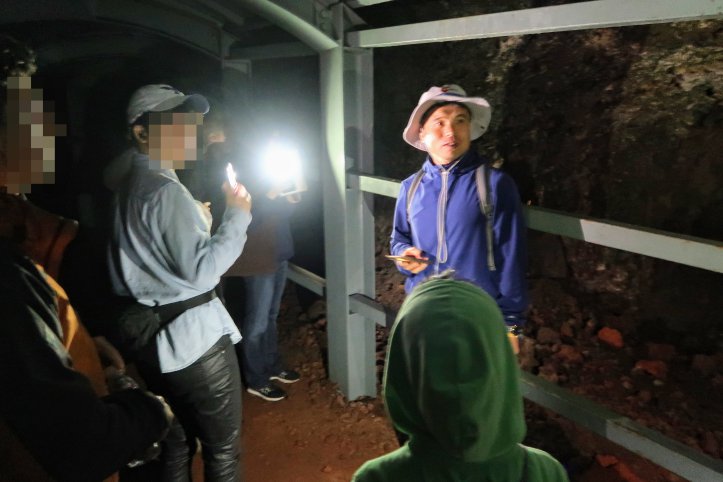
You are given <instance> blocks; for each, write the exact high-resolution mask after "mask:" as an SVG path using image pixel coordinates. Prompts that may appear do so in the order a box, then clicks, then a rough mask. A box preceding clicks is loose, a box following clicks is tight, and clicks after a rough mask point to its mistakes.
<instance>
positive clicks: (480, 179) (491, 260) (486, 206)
mask: <svg viewBox="0 0 723 482" xmlns="http://www.w3.org/2000/svg"><path fill="white" fill-rule="evenodd" d="M474 177H475V184H476V185H477V197H478V198H479V207H480V210H481V211H482V215H483V216H484V217H485V234H486V237H487V268H489V270H490V271H497V266H496V265H495V253H494V243H495V238H494V232H493V230H492V223H493V221H494V213H495V206H494V204H492V196H491V195H490V179H489V177H490V176H489V173H488V172H487V165H485V164H482V165H480V166H479V167H478V168H477V169H475V173H474Z"/></svg>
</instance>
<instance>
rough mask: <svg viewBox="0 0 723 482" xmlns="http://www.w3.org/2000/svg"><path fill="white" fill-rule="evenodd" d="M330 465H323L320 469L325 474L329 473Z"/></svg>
mask: <svg viewBox="0 0 723 482" xmlns="http://www.w3.org/2000/svg"><path fill="white" fill-rule="evenodd" d="M331 470H332V469H331V467H330V466H329V465H325V466H324V468H322V469H321V471H322V472H324V473H325V474H328V473H331Z"/></svg>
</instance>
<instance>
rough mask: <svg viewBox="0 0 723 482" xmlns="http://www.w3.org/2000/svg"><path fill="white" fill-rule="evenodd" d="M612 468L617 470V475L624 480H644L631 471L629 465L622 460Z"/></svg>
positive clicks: (631, 481)
mask: <svg viewBox="0 0 723 482" xmlns="http://www.w3.org/2000/svg"><path fill="white" fill-rule="evenodd" d="M614 468H615V472H617V473H618V475H619V476H620V477H621V478H622V479H623V480H625V481H626V482H646V481H645V480H643V479H641V478H640V477H638V476H637V475H636V474H635V472H633V471H632V470H631V469H630V467H628V466H627V465H625V464H624V463H623V462H620V463H618V464H616V465H615V467H614Z"/></svg>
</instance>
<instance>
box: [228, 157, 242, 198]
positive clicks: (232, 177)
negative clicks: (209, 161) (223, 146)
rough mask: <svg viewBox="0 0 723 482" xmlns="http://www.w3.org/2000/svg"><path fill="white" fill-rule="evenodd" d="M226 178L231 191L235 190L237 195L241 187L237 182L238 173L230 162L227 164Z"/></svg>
mask: <svg viewBox="0 0 723 482" xmlns="http://www.w3.org/2000/svg"><path fill="white" fill-rule="evenodd" d="M226 177H227V178H228V184H229V186H231V189H233V192H234V193H237V192H238V189H239V187H238V181H236V171H234V169H233V166H232V165H231V163H230V162H229V163H228V164H226Z"/></svg>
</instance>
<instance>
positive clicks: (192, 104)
mask: <svg viewBox="0 0 723 482" xmlns="http://www.w3.org/2000/svg"><path fill="white" fill-rule="evenodd" d="M180 105H183V107H184V109H183V110H184V111H185V112H198V113H199V114H206V113H208V110H209V108H210V106H209V104H208V100H206V98H205V97H204V96H202V95H201V94H191V95H183V96H181V95H179V96H176V97H171V98H170V99H166V100H164V101H163V102H161V103H160V104H158V105H157V106H155V107H154V108H153V109H151V110H150V111H149V112H165V111H167V110H171V109H175V108H176V107H178V106H180Z"/></svg>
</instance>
